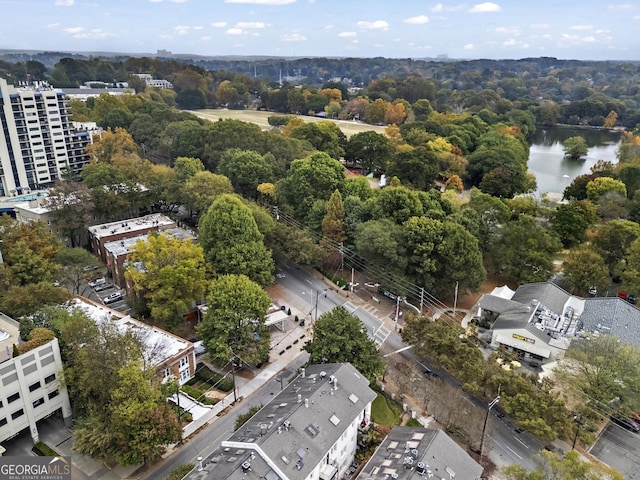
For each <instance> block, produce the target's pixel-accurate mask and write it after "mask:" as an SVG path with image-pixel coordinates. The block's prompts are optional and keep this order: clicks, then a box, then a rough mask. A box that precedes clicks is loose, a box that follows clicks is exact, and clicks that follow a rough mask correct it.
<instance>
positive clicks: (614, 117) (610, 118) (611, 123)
mask: <svg viewBox="0 0 640 480" xmlns="http://www.w3.org/2000/svg"><path fill="white" fill-rule="evenodd" d="M617 121H618V114H617V113H616V112H615V111H614V110H611V111H610V112H609V115H607V118H605V119H604V124H603V125H602V126H603V127H604V128H607V129H611V128H613V127H615V126H616V122H617Z"/></svg>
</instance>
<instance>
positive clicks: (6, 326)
mask: <svg viewBox="0 0 640 480" xmlns="http://www.w3.org/2000/svg"><path fill="white" fill-rule="evenodd" d="M19 326H20V325H19V324H18V322H16V321H15V320H14V319H13V318H11V317H8V316H7V315H5V314H4V313H0V363H2V362H6V361H7V360H10V359H11V358H13V345H14V344H18V343H20V328H19Z"/></svg>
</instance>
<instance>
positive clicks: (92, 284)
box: [89, 277, 107, 288]
mask: <svg viewBox="0 0 640 480" xmlns="http://www.w3.org/2000/svg"><path fill="white" fill-rule="evenodd" d="M105 283H107V279H106V278H104V277H100V278H96V279H95V280H93V281H92V282H89V286H90V287H91V288H96V287H97V286H98V285H104V284H105Z"/></svg>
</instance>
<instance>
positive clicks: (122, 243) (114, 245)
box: [104, 227, 198, 257]
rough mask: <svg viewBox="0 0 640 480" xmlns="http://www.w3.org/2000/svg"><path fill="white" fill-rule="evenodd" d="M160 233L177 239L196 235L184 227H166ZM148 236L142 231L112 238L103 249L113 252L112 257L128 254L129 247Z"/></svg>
mask: <svg viewBox="0 0 640 480" xmlns="http://www.w3.org/2000/svg"><path fill="white" fill-rule="evenodd" d="M160 233H161V234H162V235H170V236H172V237H174V238H177V239H179V240H192V241H193V240H196V239H197V238H198V237H197V236H196V235H195V234H194V233H193V232H190V231H189V230H185V229H184V228H180V227H174V228H168V229H167V230H162V232H160ZM148 238H149V234H148V233H143V234H142V235H137V236H135V237H128V238H123V239H121V240H113V241H111V242H105V244H104V249H105V250H106V251H107V252H110V253H111V254H113V256H114V257H120V256H122V255H128V254H129V252H130V251H131V248H132V247H133V246H134V245H135V244H136V243H137V242H138V241H139V240H142V241H143V242H146V241H147V239H148Z"/></svg>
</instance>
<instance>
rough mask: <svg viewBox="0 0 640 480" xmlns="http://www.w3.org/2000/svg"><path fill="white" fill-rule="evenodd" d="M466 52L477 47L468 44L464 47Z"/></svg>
mask: <svg viewBox="0 0 640 480" xmlns="http://www.w3.org/2000/svg"><path fill="white" fill-rule="evenodd" d="M462 48H464V49H465V50H473V49H474V48H476V47H475V45H474V44H473V43H467V44H466V45H465V46H464V47H462Z"/></svg>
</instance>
